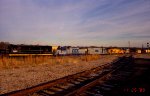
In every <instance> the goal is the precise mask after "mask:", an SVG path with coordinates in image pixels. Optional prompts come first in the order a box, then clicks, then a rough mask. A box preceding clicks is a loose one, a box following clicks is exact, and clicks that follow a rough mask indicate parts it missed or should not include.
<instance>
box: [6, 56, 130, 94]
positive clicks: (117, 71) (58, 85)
mask: <svg viewBox="0 0 150 96" xmlns="http://www.w3.org/2000/svg"><path fill="white" fill-rule="evenodd" d="M132 61H133V58H132V57H131V56H123V57H120V58H118V60H116V61H114V62H113V63H111V64H106V65H103V66H99V67H97V68H93V69H91V70H87V71H84V72H80V73H77V74H74V75H69V76H66V77H63V78H60V79H57V80H54V81H50V82H46V83H43V84H39V85H37V86H33V87H30V88H27V89H23V90H18V91H13V92H10V93H6V94H3V95H5V96H23V95H24V96H71V95H73V96H103V95H104V96H106V95H108V96H109V94H111V93H109V92H111V90H113V89H114V88H116V87H118V86H120V83H122V82H123V81H124V80H125V79H126V78H128V77H129V76H131V74H132V63H133V62H132ZM126 69H128V70H126Z"/></svg>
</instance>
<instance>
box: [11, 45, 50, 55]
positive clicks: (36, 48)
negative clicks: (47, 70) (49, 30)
mask: <svg viewBox="0 0 150 96" xmlns="http://www.w3.org/2000/svg"><path fill="white" fill-rule="evenodd" d="M8 50H9V56H28V55H53V54H52V46H41V45H13V44H10V45H9V46H8Z"/></svg>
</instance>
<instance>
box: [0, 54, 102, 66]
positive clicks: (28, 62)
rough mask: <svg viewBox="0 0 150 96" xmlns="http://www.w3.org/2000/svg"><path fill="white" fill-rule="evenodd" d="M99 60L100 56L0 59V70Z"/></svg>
mask: <svg viewBox="0 0 150 96" xmlns="http://www.w3.org/2000/svg"><path fill="white" fill-rule="evenodd" d="M99 58H100V55H83V56H58V57H53V56H27V57H0V69H9V68H20V67H26V66H36V65H39V64H64V63H78V62H80V61H92V60H97V59H99Z"/></svg>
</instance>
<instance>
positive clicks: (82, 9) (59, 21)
mask: <svg viewBox="0 0 150 96" xmlns="http://www.w3.org/2000/svg"><path fill="white" fill-rule="evenodd" d="M0 41H6V42H10V43H14V44H41V45H61V46H63V45H64V46H68V45H70V46H118V47H120V46H123V47H128V46H129V44H128V42H130V46H131V47H141V46H142V44H143V45H144V46H146V43H147V42H150V0H0Z"/></svg>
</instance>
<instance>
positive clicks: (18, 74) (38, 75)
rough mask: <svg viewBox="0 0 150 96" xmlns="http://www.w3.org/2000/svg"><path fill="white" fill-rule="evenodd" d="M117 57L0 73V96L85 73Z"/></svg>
mask: <svg viewBox="0 0 150 96" xmlns="http://www.w3.org/2000/svg"><path fill="white" fill-rule="evenodd" d="M118 57H119V56H117V55H104V56H101V58H100V59H99V60H94V61H88V62H86V61H82V62H74V63H65V64H41V65H37V66H29V67H25V68H13V69H4V70H1V71H0V94H3V93H7V92H11V91H15V90H20V89H25V88H27V87H31V86H35V85H37V84H40V83H42V82H47V81H50V80H54V79H58V78H61V77H64V76H67V75H71V74H75V73H78V72H81V71H85V70H88V69H91V68H94V67H97V66H101V65H103V64H107V63H111V62H113V61H114V60H116V59H117V58H118Z"/></svg>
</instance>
